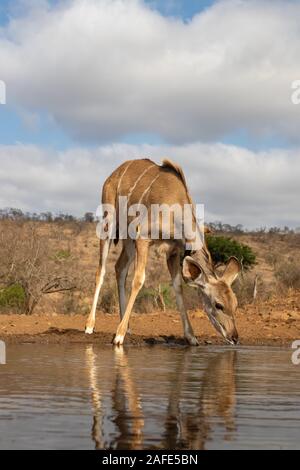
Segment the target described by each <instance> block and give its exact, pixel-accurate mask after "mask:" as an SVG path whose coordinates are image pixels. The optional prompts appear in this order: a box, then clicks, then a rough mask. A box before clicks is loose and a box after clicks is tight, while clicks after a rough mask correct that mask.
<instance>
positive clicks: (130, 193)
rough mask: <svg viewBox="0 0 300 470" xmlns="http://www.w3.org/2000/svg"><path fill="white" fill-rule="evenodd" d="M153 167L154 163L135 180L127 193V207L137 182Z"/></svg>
mask: <svg viewBox="0 0 300 470" xmlns="http://www.w3.org/2000/svg"><path fill="white" fill-rule="evenodd" d="M154 166H156V165H155V163H153V164H152V165H150V166H148V167H147V168H146V169H145V170H144V171H143V173H141V174H140V176H139V177H138V179H137V180H136V182H135V183H134V185H133V186H132V188H130V190H129V192H128V197H127V200H128V205H129V201H130V198H131V196H132V193H133V191H134V190H135V188H136V186H137V184H138V182H139V181H140V180H141V179H142V178H143V176H144V175H145V174H146V173H147V171H149V170H150V169H151V168H153V167H154Z"/></svg>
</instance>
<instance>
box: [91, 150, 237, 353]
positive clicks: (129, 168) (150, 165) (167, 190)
mask: <svg viewBox="0 0 300 470" xmlns="http://www.w3.org/2000/svg"><path fill="white" fill-rule="evenodd" d="M120 197H126V200H127V206H128V207H130V206H132V205H137V206H138V207H140V206H141V205H143V206H144V207H146V208H147V209H150V208H151V207H153V206H154V205H156V206H161V205H164V206H166V207H173V206H174V205H176V206H177V207H178V206H179V207H181V208H183V207H185V206H188V205H192V200H191V196H190V194H189V191H188V188H187V184H186V180H185V177H184V174H183V171H182V169H181V168H180V167H179V166H178V165H176V164H174V163H173V162H171V161H169V160H164V161H163V163H162V165H157V164H156V163H154V162H152V161H151V160H148V159H141V160H130V161H126V162H125V163H123V164H122V165H121V166H120V167H118V168H117V169H116V170H115V171H114V172H113V173H112V175H111V176H110V177H109V178H107V180H106V181H105V183H104V186H103V192H102V204H105V205H110V206H112V207H114V208H115V209H116V210H117V213H118V215H117V220H116V227H115V228H116V235H115V239H116V240H115V241H118V238H123V237H120V233H119V228H120V217H121V216H120V211H118V205H119V202H118V201H119V200H120ZM150 212H151V211H150ZM126 215H128V214H126ZM151 220H152V219H151ZM156 222H157V221H156ZM193 222H194V226H195V225H196V228H197V229H198V228H199V227H198V223H197V221H196V218H195V216H194V212H193ZM151 223H152V222H150V224H149V225H150V226H151ZM180 223H181V221H180ZM127 224H128V225H129V220H128V221H127ZM158 224H159V232H160V233H159V237H158V238H155V239H153V237H152V238H151V234H152V230H151V233H150V230H149V232H148V233H147V234H146V236H145V233H143V236H141V234H140V233H139V228H138V227H137V236H136V237H135V239H132V238H128V239H124V240H122V241H123V249H122V252H121V255H120V257H119V259H118V261H117V263H116V266H115V270H116V277H117V283H118V293H119V304H120V318H121V321H120V324H119V326H118V329H117V332H116V335H115V337H114V340H113V342H114V344H115V345H121V344H123V341H124V337H125V334H126V332H127V328H128V323H129V317H130V314H131V311H132V308H133V305H134V302H135V300H136V297H137V295H138V292H139V291H140V289H141V288H142V286H143V284H144V281H145V268H146V263H147V256H148V250H149V246H150V245H151V244H155V243H162V241H163V242H164V244H165V245H166V257H167V264H168V268H169V271H170V275H171V278H172V282H173V287H174V290H175V294H176V301H177V306H178V309H179V311H180V314H181V319H182V323H183V329H184V335H185V338H186V339H187V341H188V343H189V344H191V345H197V344H198V341H197V339H196V337H195V335H194V332H193V329H192V326H191V324H190V321H189V319H188V316H187V312H186V309H185V306H184V302H183V289H182V276H183V278H184V280H185V281H186V282H187V283H189V284H191V285H193V286H195V287H197V288H198V289H200V291H201V293H202V297H203V302H204V309H205V311H206V313H207V315H208V317H209V319H210V321H211V323H212V324H213V325H214V327H215V328H216V329H217V331H218V332H220V333H221V334H222V335H223V337H224V338H225V339H226V340H227V341H228V342H229V343H230V344H236V343H237V341H238V334H237V330H236V327H235V321H234V312H235V310H236V308H237V300H236V297H235V295H234V293H233V291H232V289H231V285H232V283H233V281H234V280H235V278H236V277H237V275H238V274H239V272H240V270H241V265H240V263H239V261H238V260H237V259H236V258H231V259H230V260H229V261H228V263H227V266H226V268H225V271H224V273H223V275H222V276H221V277H219V276H218V275H217V273H216V272H215V269H214V266H213V264H212V260H211V256H210V253H209V251H208V249H207V247H206V244H205V241H204V240H203V243H202V244H201V246H200V247H198V248H196V249H194V250H191V251H190V252H189V255H188V256H185V257H184V259H183V263H182V267H181V253H184V247H185V246H186V243H187V242H190V240H188V239H187V238H186V237H185V238H184V237H183V238H182V239H180V240H178V239H176V238H175V237H174V231H175V226H176V224H177V220H176V214H175V215H173V222H172V223H171V222H170V225H172V227H171V229H170V232H169V233H170V236H169V239H168V240H162V238H165V237H163V236H162V221H161V219H159V222H158ZM152 225H153V224H152ZM151 228H152V227H151ZM110 244H111V239H109V238H102V237H101V238H100V260H99V268H98V271H97V275H96V291H95V296H94V301H93V305H92V309H91V313H90V315H89V317H88V321H87V324H86V330H85V331H86V333H88V334H91V333H92V332H93V330H94V326H95V316H96V308H97V302H98V297H99V294H100V290H101V286H102V284H103V281H104V276H105V267H106V261H107V257H108V253H109V247H110ZM185 254H186V252H185ZM134 259H135V269H134V275H133V281H132V288H131V293H130V296H129V300H128V303H127V305H126V295H125V283H126V277H127V273H128V270H129V267H130V265H131V263H132V262H133V260H134Z"/></svg>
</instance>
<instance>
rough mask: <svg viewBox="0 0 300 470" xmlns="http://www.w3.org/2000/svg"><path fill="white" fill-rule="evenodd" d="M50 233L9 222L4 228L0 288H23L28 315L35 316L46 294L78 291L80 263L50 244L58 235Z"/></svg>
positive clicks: (0, 233)
mask: <svg viewBox="0 0 300 470" xmlns="http://www.w3.org/2000/svg"><path fill="white" fill-rule="evenodd" d="M49 230H50V229H49V227H48V228H47V231H45V233H41V232H42V231H41V230H40V229H39V227H37V225H36V224H35V223H31V222H26V223H24V222H16V221H11V220H5V221H2V222H1V225H0V287H2V288H5V287H8V286H11V285H16V284H17V285H20V286H21V287H22V288H23V291H24V295H25V303H24V312H25V313H26V314H32V313H33V311H34V309H35V307H36V306H37V305H38V303H39V301H40V300H41V298H42V296H43V295H46V294H52V293H54V292H63V291H70V290H73V289H75V288H76V284H77V279H76V274H75V275H74V273H76V272H77V270H76V268H75V263H76V260H75V259H74V258H73V257H72V256H71V254H70V253H69V252H68V251H66V250H65V251H62V250H61V251H57V250H56V249H55V248H54V247H53V244H50V243H49V237H50V236H52V237H53V236H55V234H54V233H52V234H50V233H49ZM52 230H53V231H54V230H58V228H57V227H56V228H55V227H53V228H52ZM50 245H51V247H50ZM62 254H63V255H62Z"/></svg>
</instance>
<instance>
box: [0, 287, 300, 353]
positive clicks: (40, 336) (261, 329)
mask: <svg viewBox="0 0 300 470" xmlns="http://www.w3.org/2000/svg"><path fill="white" fill-rule="evenodd" d="M189 316H190V319H191V322H192V325H193V327H194V331H195V334H196V336H197V337H198V339H199V342H200V344H223V343H224V340H223V339H222V338H221V337H220V335H219V334H218V333H217V332H215V330H214V328H213V327H212V326H211V324H210V323H209V320H208V319H207V317H206V315H205V314H204V313H203V312H202V311H195V312H190V313H189ZM86 318H87V316H86V315H62V314H53V315H50V314H49V315H32V316H26V315H0V339H1V340H4V341H6V342H7V343H86V344H88V343H98V344H110V343H111V340H112V338H113V335H114V333H115V331H116V327H117V325H118V320H119V318H118V315H117V314H103V313H101V312H98V314H97V321H96V328H95V333H94V334H93V335H85V334H84V325H85V322H86ZM236 324H237V329H238V332H239V337H240V344H242V345H278V346H280V345H290V344H291V342H292V341H294V340H296V339H300V294H299V293H294V294H291V295H289V296H286V297H285V298H282V297H278V298H275V299H273V300H272V301H268V302H265V303H260V304H258V305H249V306H247V307H245V308H243V309H239V310H238V312H237V314H236ZM130 328H131V334H128V335H127V337H126V343H127V344H134V345H144V344H160V343H174V344H185V341H184V339H183V337H182V327H181V321H180V317H179V314H178V313H177V312H176V311H167V312H164V313H163V312H153V313H145V314H135V313H133V314H132V317H131V320H130Z"/></svg>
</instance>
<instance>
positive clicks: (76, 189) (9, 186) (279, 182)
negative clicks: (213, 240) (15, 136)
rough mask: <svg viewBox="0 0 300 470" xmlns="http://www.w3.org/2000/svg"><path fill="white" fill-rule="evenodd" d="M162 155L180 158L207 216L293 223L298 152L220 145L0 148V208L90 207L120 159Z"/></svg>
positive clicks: (299, 190) (253, 223)
mask: <svg viewBox="0 0 300 470" xmlns="http://www.w3.org/2000/svg"><path fill="white" fill-rule="evenodd" d="M141 156H143V157H145V156H149V157H151V158H152V159H154V160H155V161H157V162H160V161H161V160H162V158H164V157H166V156H168V157H169V158H171V159H173V160H174V161H177V162H178V163H180V164H181V165H182V166H183V168H184V171H185V173H186V176H187V180H188V183H189V186H190V188H191V192H192V195H193V197H194V201H195V202H197V203H204V204H205V210H206V219H207V220H210V221H212V220H222V221H223V222H227V223H235V224H237V223H242V224H244V225H245V226H247V227H255V228H256V227H260V226H270V225H285V224H287V225H290V226H294V227H296V226H299V225H300V221H299V200H300V186H299V174H300V159H299V150H293V151H283V150H282V151H281V150H280V151H279V150H270V151H268V152H258V153H254V152H251V151H248V150H244V149H241V148H238V147H234V146H226V145H223V144H211V145H210V144H200V143H195V144H189V145H183V146H150V145H140V146H134V145H125V144H115V145H113V144H112V145H107V146H100V147H98V148H96V149H93V150H86V149H82V148H74V149H70V150H68V151H64V152H54V151H45V150H43V149H40V148H38V147H35V146H26V145H21V144H20V145H16V146H0V161H1V166H0V186H1V196H0V206H1V207H6V206H9V207H10V206H14V207H19V208H21V209H23V210H30V211H41V210H51V211H53V212H60V211H64V212H71V213H73V214H77V215H82V214H83V213H84V212H85V211H90V210H96V207H97V205H98V204H99V202H100V193H101V186H102V184H103V182H104V180H105V178H106V177H107V176H108V175H109V174H110V173H111V172H112V171H113V170H114V169H115V168H116V167H117V166H118V165H119V164H121V163H122V162H123V161H125V160H127V159H131V158H138V157H141Z"/></svg>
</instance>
